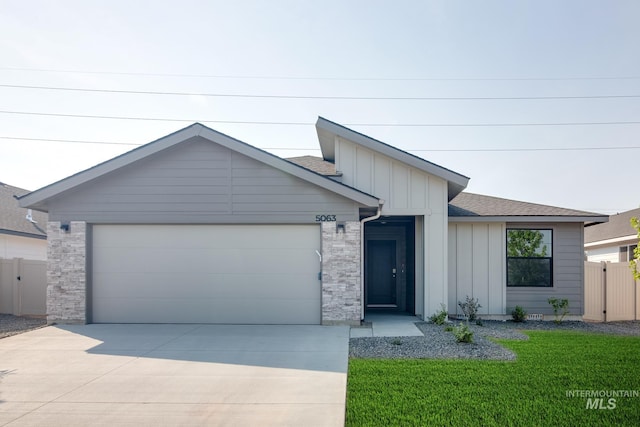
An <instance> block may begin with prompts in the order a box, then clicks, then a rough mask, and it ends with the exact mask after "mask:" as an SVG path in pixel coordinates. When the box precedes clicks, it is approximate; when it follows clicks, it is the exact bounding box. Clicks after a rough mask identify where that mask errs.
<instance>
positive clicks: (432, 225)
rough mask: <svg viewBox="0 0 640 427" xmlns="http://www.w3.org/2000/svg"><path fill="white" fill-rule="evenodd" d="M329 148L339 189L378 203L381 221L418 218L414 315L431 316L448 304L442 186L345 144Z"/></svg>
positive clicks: (435, 179) (444, 184) (392, 161)
mask: <svg viewBox="0 0 640 427" xmlns="http://www.w3.org/2000/svg"><path fill="white" fill-rule="evenodd" d="M334 143H335V156H336V157H335V162H336V170H337V171H339V172H341V173H342V182H343V183H344V184H346V185H349V186H351V187H354V188H357V189H358V190H360V191H363V192H365V193H368V194H372V195H374V196H375V197H378V198H380V199H382V200H384V205H383V206H382V212H381V214H382V215H411V216H416V217H418V218H421V217H422V218H424V222H421V223H420V224H419V225H420V229H421V230H422V233H419V235H418V234H417V235H416V245H423V249H424V250H422V251H416V314H417V315H419V316H423V317H424V318H426V317H428V316H430V315H431V314H433V313H436V312H437V311H438V310H439V309H440V303H446V301H447V299H448V297H447V292H448V284H447V274H446V272H447V256H446V254H447V222H448V218H447V203H448V198H447V194H448V190H447V181H446V180H444V179H442V178H439V177H437V176H435V175H431V174H428V173H426V172H424V171H422V170H419V169H417V168H414V167H412V166H409V165H407V164H405V163H403V162H400V161H397V160H395V159H393V158H391V157H389V156H386V155H384V154H381V153H379V152H376V151H374V150H371V149H368V148H366V147H363V146H361V145H359V144H356V143H354V142H352V141H349V140H347V139H344V138H340V137H336V138H335V140H334ZM422 272H424V274H421V273H422ZM420 278H421V279H422V280H420Z"/></svg>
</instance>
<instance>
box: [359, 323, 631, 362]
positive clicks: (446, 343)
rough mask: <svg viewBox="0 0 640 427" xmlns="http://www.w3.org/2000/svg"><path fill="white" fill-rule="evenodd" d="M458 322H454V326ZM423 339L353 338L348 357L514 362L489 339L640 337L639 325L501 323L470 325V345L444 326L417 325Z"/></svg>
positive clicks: (514, 356) (504, 349) (500, 347)
mask: <svg viewBox="0 0 640 427" xmlns="http://www.w3.org/2000/svg"><path fill="white" fill-rule="evenodd" d="M458 323H459V322H454V323H453V324H454V325H457V324H458ZM416 326H417V327H418V329H420V331H422V333H423V334H424V337H373V338H352V339H351V340H350V342H349V357H353V358H381V359H382V358H383V359H480V360H514V359H515V358H516V355H515V354H514V353H513V352H512V351H510V350H507V349H506V348H504V347H502V346H501V345H500V344H497V343H495V342H493V341H491V339H490V338H497V339H516V340H527V339H529V337H528V336H527V335H525V334H523V333H522V332H520V331H521V330H575V331H584V332H599V333H608V334H616V335H635V336H640V322H638V321H636V322H612V323H587V322H562V323H561V324H559V325H556V324H555V323H554V322H532V321H530V322H525V323H514V322H500V321H489V320H487V321H484V322H483V326H478V325H476V324H474V323H470V324H469V327H470V328H471V329H472V330H473V332H474V335H473V341H474V342H473V343H458V342H456V339H455V337H454V336H453V333H452V332H448V331H445V326H444V325H443V326H439V325H435V324H433V323H426V322H419V323H416Z"/></svg>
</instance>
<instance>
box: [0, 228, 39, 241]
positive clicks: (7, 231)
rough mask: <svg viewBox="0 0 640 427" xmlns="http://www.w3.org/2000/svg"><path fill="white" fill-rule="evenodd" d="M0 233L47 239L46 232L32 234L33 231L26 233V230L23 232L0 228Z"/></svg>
mask: <svg viewBox="0 0 640 427" xmlns="http://www.w3.org/2000/svg"><path fill="white" fill-rule="evenodd" d="M0 234H6V235H9V236H19V237H28V238H30V239H38V240H47V235H46V234H34V233H27V232H24V231H14V230H5V229H2V230H0Z"/></svg>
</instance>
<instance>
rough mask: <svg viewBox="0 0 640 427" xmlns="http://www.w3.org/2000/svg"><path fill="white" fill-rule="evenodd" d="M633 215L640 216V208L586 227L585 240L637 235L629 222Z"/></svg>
mask: <svg viewBox="0 0 640 427" xmlns="http://www.w3.org/2000/svg"><path fill="white" fill-rule="evenodd" d="M632 217H636V218H640V208H638V209H632V210H630V211H626V212H621V213H618V214H616V215H611V216H610V217H609V222H607V223H604V224H598V225H594V226H591V227H587V228H585V229H584V242H585V243H592V242H598V241H600V240H607V239H615V238H616V237H625V236H631V235H634V236H635V235H636V231H635V230H634V229H633V227H632V226H631V223H630V222H629V221H630V220H631V218H632Z"/></svg>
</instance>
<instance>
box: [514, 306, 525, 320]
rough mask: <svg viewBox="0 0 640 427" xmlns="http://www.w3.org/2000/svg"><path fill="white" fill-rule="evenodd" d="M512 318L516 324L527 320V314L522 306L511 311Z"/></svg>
mask: <svg viewBox="0 0 640 427" xmlns="http://www.w3.org/2000/svg"><path fill="white" fill-rule="evenodd" d="M511 317H512V318H513V321H514V322H524V321H525V320H527V312H526V311H525V309H524V308H522V307H521V306H519V305H516V308H514V309H513V310H512V311H511Z"/></svg>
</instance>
